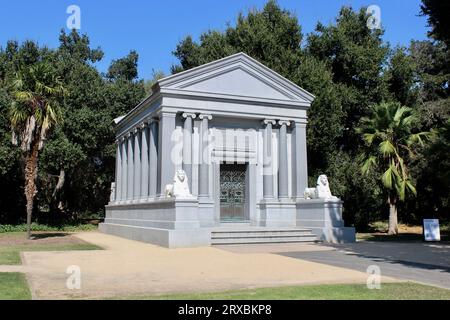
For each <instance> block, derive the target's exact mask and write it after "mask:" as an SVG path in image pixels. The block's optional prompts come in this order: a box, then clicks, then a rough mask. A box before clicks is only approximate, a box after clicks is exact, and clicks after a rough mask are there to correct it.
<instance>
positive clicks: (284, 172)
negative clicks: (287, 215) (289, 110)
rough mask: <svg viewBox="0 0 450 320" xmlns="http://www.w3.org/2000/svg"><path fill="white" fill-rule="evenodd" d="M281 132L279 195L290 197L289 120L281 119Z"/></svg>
mask: <svg viewBox="0 0 450 320" xmlns="http://www.w3.org/2000/svg"><path fill="white" fill-rule="evenodd" d="M278 124H279V125H280V134H279V136H278V138H279V142H278V147H279V149H278V157H279V158H278V159H279V160H278V167H279V168H278V197H279V198H288V157H287V126H289V125H290V122H289V121H285V120H280V121H278Z"/></svg>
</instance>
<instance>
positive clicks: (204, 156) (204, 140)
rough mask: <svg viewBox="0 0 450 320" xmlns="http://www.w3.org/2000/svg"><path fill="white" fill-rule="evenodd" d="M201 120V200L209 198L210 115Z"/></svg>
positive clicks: (199, 182)
mask: <svg viewBox="0 0 450 320" xmlns="http://www.w3.org/2000/svg"><path fill="white" fill-rule="evenodd" d="M199 119H200V120H201V121H202V122H201V126H200V148H199V149H200V167H199V172H198V180H199V181H198V196H199V198H203V199H205V198H209V162H210V159H209V154H208V153H209V152H208V147H209V146H208V143H209V140H208V131H209V120H211V119H212V116H211V115H210V114H201V115H199Z"/></svg>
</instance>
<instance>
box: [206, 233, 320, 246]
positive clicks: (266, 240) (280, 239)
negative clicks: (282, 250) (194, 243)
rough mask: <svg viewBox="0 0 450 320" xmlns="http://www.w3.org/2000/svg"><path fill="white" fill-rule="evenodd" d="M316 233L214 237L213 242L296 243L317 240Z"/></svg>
mask: <svg viewBox="0 0 450 320" xmlns="http://www.w3.org/2000/svg"><path fill="white" fill-rule="evenodd" d="M316 241H317V237H316V236H315V235H308V236H302V237H259V238H248V237H246V238H213V239H211V244H213V245H217V244H256V243H266V244H267V243H296V242H316Z"/></svg>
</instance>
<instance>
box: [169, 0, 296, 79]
mask: <svg viewBox="0 0 450 320" xmlns="http://www.w3.org/2000/svg"><path fill="white" fill-rule="evenodd" d="M301 40H302V34H301V28H300V26H299V25H298V20H297V18H296V17H295V16H294V15H293V14H292V13H290V12H289V11H287V10H282V9H281V8H280V7H279V6H278V5H277V4H276V2H275V1H272V0H270V1H268V2H267V4H266V5H265V6H264V8H263V9H262V10H261V11H258V10H252V11H250V12H249V13H248V14H247V16H245V15H244V14H242V13H241V14H239V16H238V18H237V21H236V26H235V27H232V26H230V27H228V28H227V30H226V31H225V32H219V31H211V30H210V31H208V32H205V33H203V34H201V36H200V44H199V43H197V42H195V41H194V40H193V39H192V37H191V36H187V37H186V38H185V39H183V40H182V41H181V42H180V43H179V44H178V45H177V47H176V49H175V51H174V52H173V53H174V55H175V56H176V57H177V58H178V59H179V60H180V63H181V65H180V66H174V67H172V72H174V73H175V72H179V71H182V70H187V69H190V68H193V67H196V66H198V65H201V64H204V63H207V62H210V61H213V60H216V59H220V58H223V57H225V56H228V55H230V54H233V53H236V52H240V51H242V52H245V53H247V54H248V55H250V56H251V57H253V58H255V59H257V60H259V61H260V62H262V63H264V64H265V65H266V66H268V67H269V68H272V69H273V70H275V71H277V72H278V73H280V74H282V75H284V76H289V75H290V74H292V73H293V72H294V70H295V68H296V66H298V61H299V58H300V43H301Z"/></svg>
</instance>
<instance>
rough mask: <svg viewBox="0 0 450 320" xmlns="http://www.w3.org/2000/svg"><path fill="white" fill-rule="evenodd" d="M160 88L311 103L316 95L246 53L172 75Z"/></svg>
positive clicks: (162, 80)
mask: <svg viewBox="0 0 450 320" xmlns="http://www.w3.org/2000/svg"><path fill="white" fill-rule="evenodd" d="M157 86H159V89H169V90H174V91H177V92H179V93H183V92H184V93H187V92H188V93H190V94H195V93H201V94H202V95H205V94H206V95H207V94H211V95H221V96H225V97H230V98H239V97H245V98H255V99H264V100H272V101H292V102H296V103H307V104H309V103H311V102H312V100H313V99H314V96H313V95H312V94H310V93H309V92H307V91H306V90H304V89H302V88H300V87H299V86H297V85H296V84H294V83H292V82H291V81H289V80H287V79H286V78H284V77H282V76H281V75H279V74H277V73H276V72H274V71H273V70H271V69H269V68H267V67H266V66H264V65H263V64H261V63H260V62H258V61H256V60H254V59H252V58H250V57H249V56H247V55H246V54H244V53H237V54H235V55H232V56H229V57H226V58H223V59H220V60H217V61H213V62H211V63H208V64H205V65H202V66H199V67H196V68H193V69H190V70H187V71H184V72H181V73H178V74H175V75H172V76H170V77H167V78H164V79H161V80H159V81H158V83H157Z"/></svg>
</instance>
